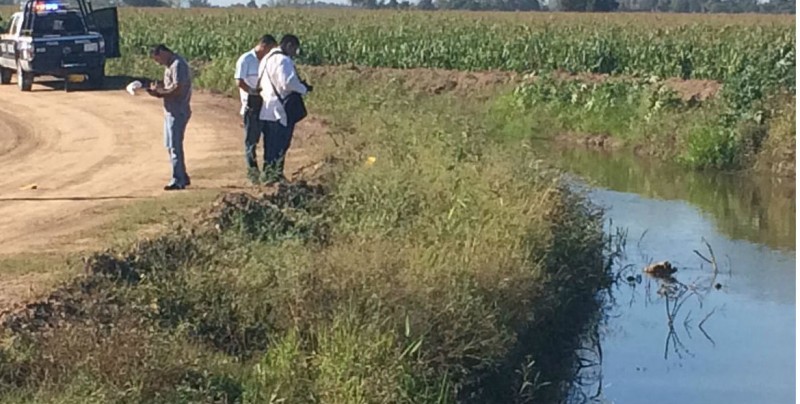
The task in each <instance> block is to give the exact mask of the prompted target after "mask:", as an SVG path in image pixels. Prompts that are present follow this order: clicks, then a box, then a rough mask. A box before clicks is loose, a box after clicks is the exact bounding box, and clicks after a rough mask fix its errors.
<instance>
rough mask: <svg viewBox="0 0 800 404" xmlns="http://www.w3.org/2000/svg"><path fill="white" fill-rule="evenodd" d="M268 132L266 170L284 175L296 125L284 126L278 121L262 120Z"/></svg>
mask: <svg viewBox="0 0 800 404" xmlns="http://www.w3.org/2000/svg"><path fill="white" fill-rule="evenodd" d="M262 124H263V125H264V129H265V132H266V142H265V146H266V151H265V153H266V156H265V161H264V172H265V173H268V174H270V175H272V176H282V175H283V166H284V160H285V158H286V152H287V151H288V150H289V146H291V144H292V134H293V132H294V125H289V126H288V127H287V126H283V125H281V123H280V122H277V121H262Z"/></svg>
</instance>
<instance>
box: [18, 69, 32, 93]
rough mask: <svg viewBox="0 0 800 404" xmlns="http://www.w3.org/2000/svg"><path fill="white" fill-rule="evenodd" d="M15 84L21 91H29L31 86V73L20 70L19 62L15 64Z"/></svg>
mask: <svg viewBox="0 0 800 404" xmlns="http://www.w3.org/2000/svg"><path fill="white" fill-rule="evenodd" d="M17 85H18V86H19V89H20V90H22V91H31V88H32V87H33V73H30V72H26V71H24V70H22V65H20V64H17Z"/></svg>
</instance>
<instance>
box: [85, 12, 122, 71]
mask: <svg viewBox="0 0 800 404" xmlns="http://www.w3.org/2000/svg"><path fill="white" fill-rule="evenodd" d="M86 21H87V23H88V25H89V28H90V29H91V30H93V31H97V32H98V33H100V35H103V39H104V40H105V43H106V58H109V59H110V58H118V57H120V56H121V54H120V49H119V19H118V18H117V8H116V7H108V8H101V9H99V10H94V11H92V12H91V13H89V14H88V15H87V19H86Z"/></svg>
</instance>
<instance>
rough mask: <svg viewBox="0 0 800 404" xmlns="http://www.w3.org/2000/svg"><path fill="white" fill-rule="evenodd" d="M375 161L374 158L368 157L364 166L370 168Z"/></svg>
mask: <svg viewBox="0 0 800 404" xmlns="http://www.w3.org/2000/svg"><path fill="white" fill-rule="evenodd" d="M375 160H376V159H375V157H373V156H369V157H367V163H366V164H367V165H368V166H371V165H373V164H375Z"/></svg>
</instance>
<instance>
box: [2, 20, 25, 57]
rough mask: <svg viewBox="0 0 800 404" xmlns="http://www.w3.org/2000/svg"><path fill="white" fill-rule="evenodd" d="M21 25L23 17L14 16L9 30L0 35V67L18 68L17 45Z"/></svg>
mask: <svg viewBox="0 0 800 404" xmlns="http://www.w3.org/2000/svg"><path fill="white" fill-rule="evenodd" d="M21 24H22V15H21V14H19V13H17V14H14V16H13V17H11V22H10V23H9V24H8V30H7V31H6V32H3V33H2V35H0V65H3V66H5V67H9V68H10V67H15V66H16V63H17V62H16V58H17V56H16V43H17V38H18V37H19V30H20V25H21Z"/></svg>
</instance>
